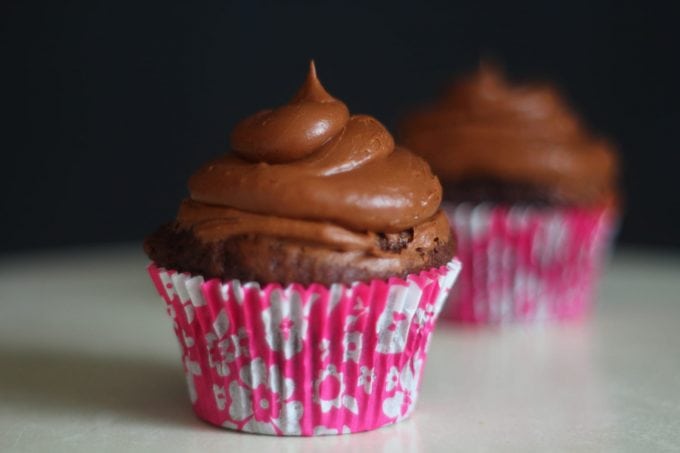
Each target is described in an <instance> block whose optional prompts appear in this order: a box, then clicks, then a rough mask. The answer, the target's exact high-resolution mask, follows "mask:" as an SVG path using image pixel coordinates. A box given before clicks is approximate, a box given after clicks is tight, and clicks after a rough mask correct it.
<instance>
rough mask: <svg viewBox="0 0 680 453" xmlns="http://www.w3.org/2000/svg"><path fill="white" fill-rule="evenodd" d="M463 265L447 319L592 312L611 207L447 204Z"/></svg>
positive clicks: (523, 318) (570, 316)
mask: <svg viewBox="0 0 680 453" xmlns="http://www.w3.org/2000/svg"><path fill="white" fill-rule="evenodd" d="M442 207H443V208H444V211H445V212H446V213H447V215H448V217H449V220H450V221H451V225H452V227H453V228H454V230H455V232H456V234H457V236H458V257H459V258H460V260H461V262H462V263H463V270H462V271H461V277H460V281H459V283H458V284H457V285H456V288H455V289H454V291H452V294H451V297H450V298H449V301H448V302H447V303H446V305H445V307H444V309H443V311H442V318H448V319H452V320H455V321H458V322H465V323H489V324H501V323H507V322H518V321H519V322H533V321H544V320H574V319H581V318H583V317H585V315H587V313H588V312H589V311H590V308H591V306H592V302H593V297H594V290H595V288H594V286H595V284H596V282H597V279H598V277H599V274H600V269H601V267H602V261H603V259H604V257H605V256H606V254H607V251H608V249H609V246H610V245H611V242H612V239H613V230H614V224H615V221H614V218H613V215H612V213H611V212H610V211H609V210H607V209H605V208H601V209H584V208H545V209H544V208H535V207H528V206H514V207H505V206H498V205H493V204H478V205H473V204H460V205H451V204H444V205H443V206H442Z"/></svg>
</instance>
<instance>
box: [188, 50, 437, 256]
mask: <svg viewBox="0 0 680 453" xmlns="http://www.w3.org/2000/svg"><path fill="white" fill-rule="evenodd" d="M231 147H232V150H233V153H230V154H226V155H224V156H221V157H219V158H217V159H215V160H214V161H212V162H210V163H208V164H207V165H205V166H203V167H202V168H200V169H199V170H198V171H197V172H196V173H195V174H194V175H193V176H192V177H191V178H190V180H189V191H190V199H187V200H185V201H184V202H183V203H182V206H181V207H180V211H179V214H178V218H177V220H178V224H179V225H180V226H181V227H182V228H185V229H190V230H192V231H193V232H194V234H196V236H197V237H199V238H200V239H201V240H203V241H221V240H226V239H228V238H232V237H236V236H242V235H251V236H252V235H264V236H274V237H279V238H284V239H290V240H294V241H299V242H303V243H305V242H308V243H313V244H317V245H323V246H325V247H329V248H332V249H334V250H346V251H349V250H359V251H363V252H365V253H368V254H372V255H380V254H385V253H388V252H387V251H385V250H383V249H381V248H380V237H381V235H382V236H384V234H394V233H399V232H403V231H405V230H409V229H412V230H413V234H414V236H418V240H414V241H413V243H414V244H415V245H414V246H413V247H416V246H417V247H423V244H422V243H421V242H422V240H424V239H423V238H426V239H433V238H441V240H442V241H444V240H445V239H448V238H449V233H448V225H447V223H446V220H445V219H444V216H443V214H442V213H441V211H439V205H440V202H441V196H442V192H441V186H440V184H439V181H438V180H437V178H436V177H435V176H434V175H433V174H432V172H431V171H430V168H429V166H428V164H427V163H426V162H425V161H424V160H423V159H422V158H420V157H418V156H416V155H414V154H412V153H411V152H409V151H407V150H406V149H404V148H400V147H395V145H394V140H393V138H392V136H391V135H390V134H389V132H388V131H387V130H386V129H385V128H384V127H383V125H382V124H380V123H379V122H378V121H377V120H375V119H374V118H372V117H370V116H366V115H353V116H350V114H349V111H348V109H347V107H346V106H345V104H343V103H342V102H341V101H339V100H337V99H335V98H333V97H332V96H331V95H330V94H328V92H327V91H326V90H325V89H324V88H323V87H322V86H321V83H320V82H319V80H318V78H317V76H316V71H315V68H314V64H313V62H312V63H311V65H310V70H309V74H308V76H307V79H306V81H305V83H304V84H303V86H302V88H300V90H299V91H298V93H297V94H296V95H295V97H293V99H292V100H291V101H290V103H289V104H287V105H284V106H282V107H279V108H275V109H267V110H263V111H261V112H258V113H256V114H254V115H252V116H250V117H248V118H246V119H244V120H243V121H241V122H240V123H238V124H237V125H236V127H235V128H234V130H233V132H232V134H231ZM416 243H417V244H416ZM407 248H408V247H407Z"/></svg>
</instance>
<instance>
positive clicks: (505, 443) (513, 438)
mask: <svg viewBox="0 0 680 453" xmlns="http://www.w3.org/2000/svg"><path fill="white" fill-rule="evenodd" d="M145 265H146V259H145V257H144V256H143V255H142V253H141V251H139V250H137V249H135V248H130V247H109V248H99V249H90V250H86V251H83V250H78V251H76V250H73V251H62V252H59V253H55V252H52V253H45V254H31V255H12V256H10V255H5V256H2V257H0V451H2V452H13V451H35V452H61V451H64V452H80V451H83V452H85V451H86V452H108V451H140V452H141V451H144V452H153V451H159V452H160V451H162V452H172V451H197V452H201V453H211V452H217V451H220V452H222V451H224V452H226V451H230V452H246V451H278V452H297V451H302V452H314V451H324V452H340V451H348V450H349V451H355V452H358V451H372V452H374V453H379V452H418V451H427V452H438V451H441V452H449V451H546V450H547V451H598V452H600V451H680V256H675V257H674V256H671V255H658V254H647V253H633V252H628V253H617V255H616V256H615V258H614V260H613V262H612V264H611V266H610V268H609V272H608V274H607V277H606V278H605V281H604V283H603V284H602V288H601V298H600V303H599V305H598V309H597V312H596V315H595V317H594V319H593V320H592V321H590V322H588V323H586V324H581V325H561V326H556V325H551V326H544V327H517V326H515V327H510V328H505V329H470V328H467V329H465V328H455V327H452V326H450V325H445V324H443V323H439V324H438V327H437V331H436V333H435V339H434V341H433V342H432V347H431V350H430V356H429V361H428V363H427V367H426V371H425V376H424V382H423V387H422V391H421V394H420V398H421V399H420V402H419V405H418V407H417V409H416V411H415V414H414V416H413V417H412V418H411V419H410V420H408V421H405V422H402V423H401V424H397V425H395V426H393V427H389V428H384V429H381V430H378V431H374V432H370V433H364V434H354V435H346V436H331V437H323V438H272V437H265V436H256V435H248V434H238V433H234V432H230V431H226V430H221V429H218V428H214V427H212V426H210V425H207V424H205V423H203V422H201V421H199V420H198V419H196V418H195V417H194V415H193V413H192V411H191V406H190V405H189V401H188V396H187V393H186V389H185V388H184V377H183V373H182V369H181V364H180V361H179V352H178V346H177V343H176V340H175V338H174V335H173V333H172V331H171V326H170V322H169V320H168V319H167V317H166V314H165V311H164V306H163V303H162V302H161V301H160V298H159V297H158V296H157V295H156V294H155V292H154V289H153V287H152V285H151V282H150V281H149V280H148V279H147V276H146V273H145V270H144V267H145Z"/></svg>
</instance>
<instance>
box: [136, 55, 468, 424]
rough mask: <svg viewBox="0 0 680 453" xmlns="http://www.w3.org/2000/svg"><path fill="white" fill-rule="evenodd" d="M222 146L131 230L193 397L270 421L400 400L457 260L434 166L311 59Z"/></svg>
mask: <svg viewBox="0 0 680 453" xmlns="http://www.w3.org/2000/svg"><path fill="white" fill-rule="evenodd" d="M231 146H232V149H233V153H232V154H227V155H224V156H222V157H219V158H217V159H216V160H214V161H212V162H210V163H208V164H207V165H205V166H203V167H202V168H201V169H199V170H198V171H197V172H196V173H195V174H194V175H193V176H192V177H191V179H190V181H189V191H190V197H189V198H187V199H186V200H184V201H183V202H182V204H181V206H180V210H179V213H178V215H177V219H176V221H174V222H172V223H170V224H168V225H165V226H163V227H161V228H160V229H159V230H158V231H157V232H155V233H154V234H153V235H151V236H150V237H149V238H147V240H146V242H145V250H146V252H147V254H148V255H149V256H150V258H151V259H152V260H153V261H154V264H152V265H151V266H150V268H149V271H150V274H151V276H152V278H153V280H154V282H155V283H156V286H157V288H158V291H159V293H160V294H161V296H162V297H163V298H164V299H165V301H166V302H167V304H168V310H169V313H170V315H171V317H172V318H173V321H174V325H175V331H176V333H177V337H178V339H179V341H180V345H181V348H182V354H183V362H184V367H185V372H186V375H187V381H188V385H189V393H190V397H191V401H192V403H193V407H194V410H195V411H196V413H197V414H198V416H199V417H201V418H203V419H205V420H207V421H209V422H210V423H213V424H216V425H220V426H224V427H227V428H232V429H238V430H243V431H248V432H257V433H265V434H277V435H315V434H338V433H344V432H356V431H364V430H368V429H374V428H377V427H380V426H383V425H385V424H389V423H393V422H395V421H398V420H400V419H402V418H404V417H406V416H408V415H409V414H410V412H411V411H412V409H413V406H414V403H415V401H416V397H417V391H418V384H419V381H420V377H421V372H422V368H423V364H424V361H425V357H426V351H427V346H428V342H429V338H430V334H431V331H432V329H433V326H434V321H435V319H436V317H437V314H438V312H439V310H440V308H441V305H442V303H443V301H444V300H445V298H446V296H447V294H448V290H449V289H450V287H451V285H452V284H453V281H454V279H455V277H456V275H457V272H458V270H459V263H458V262H457V261H456V260H453V255H454V251H455V242H454V239H453V236H452V235H451V230H450V227H449V224H448V222H447V219H446V216H445V215H444V213H443V212H442V211H441V210H440V206H439V205H440V201H441V186H440V184H439V182H438V180H437V178H436V177H435V176H434V175H433V174H432V173H431V171H430V169H429V166H428V165H427V163H426V162H425V161H424V160H422V159H421V158H419V157H417V156H415V155H414V154H412V153H410V152H409V151H407V150H405V149H403V148H399V147H395V146H394V141H393V139H392V137H391V135H390V134H389V133H388V132H387V130H385V128H384V127H383V126H382V125H381V124H380V123H379V122H378V121H376V120H375V119H374V118H372V117H369V116H365V115H354V116H351V115H350V114H349V111H348V110H347V107H346V106H345V105H344V104H343V103H342V102H340V101H338V100H337V99H335V98H333V97H332V96H330V95H329V94H328V93H327V92H326V91H325V90H324V88H323V87H322V86H321V84H320V83H319V81H318V79H317V78H316V74H315V70H314V66H313V65H312V66H311V68H310V72H309V75H308V77H307V80H306V82H305V84H304V85H303V86H302V88H301V89H300V90H299V92H298V93H297V94H296V96H295V97H294V98H293V99H292V101H291V102H290V103H289V104H287V105H284V106H282V107H279V108H276V109H272V110H263V111H261V112H258V113H256V114H255V115H253V116H251V117H248V118H246V119H245V120H243V121H242V122H240V123H239V124H238V125H237V126H236V127H235V128H234V130H233V132H232V135H231Z"/></svg>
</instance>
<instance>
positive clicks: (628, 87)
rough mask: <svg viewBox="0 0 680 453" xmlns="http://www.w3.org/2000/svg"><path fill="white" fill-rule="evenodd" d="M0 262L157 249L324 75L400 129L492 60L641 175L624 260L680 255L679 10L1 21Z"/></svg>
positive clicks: (53, 13) (218, 12) (328, 6)
mask: <svg viewBox="0 0 680 453" xmlns="http://www.w3.org/2000/svg"><path fill="white" fill-rule="evenodd" d="M0 13H1V14H2V49H0V50H2V59H1V60H0V65H1V67H2V74H1V76H0V77H1V80H0V82H1V84H0V87H1V88H0V90H1V91H0V93H2V98H1V99H0V115H2V118H0V119H1V121H2V123H1V124H2V131H1V132H2V133H1V134H0V137H1V138H0V150H1V156H2V167H0V168H2V170H3V171H2V177H0V189H1V190H2V198H0V200H1V203H2V205H1V206H0V207H1V208H2V216H3V218H2V222H0V225H2V226H1V227H0V228H2V231H1V234H0V251H10V250H21V249H29V248H37V247H53V246H64V245H71V244H88V243H99V242H116V241H140V240H141V239H142V237H143V236H144V235H145V234H147V233H149V232H150V231H151V230H152V229H153V228H154V227H156V226H157V225H158V224H160V223H162V222H164V221H167V220H169V219H170V218H171V217H172V216H173V215H174V214H175V210H176V207H177V205H178V202H179V201H180V199H181V198H182V197H183V196H184V195H185V193H186V189H185V181H186V179H187V177H188V176H189V175H190V174H191V172H192V171H193V170H195V169H196V168H197V166H198V165H199V164H200V163H202V162H203V161H205V160H206V159H208V158H210V157H211V156H214V155H216V154H218V153H221V152H224V151H226V149H227V141H228V133H229V131H230V129H231V127H232V126H233V124H234V123H235V121H236V120H238V119H239V118H242V117H244V116H245V115H247V114H250V113H253V112H254V111H256V110H258V109H261V108H264V107H267V106H273V105H277V104H281V103H283V102H285V101H286V100H287V99H288V98H289V97H290V96H291V95H292V94H293V93H294V92H295V90H296V88H297V87H298V85H299V84H300V83H301V82H302V80H303V78H304V76H305V72H306V70H307V61H308V59H309V58H312V57H313V58H315V59H316V61H317V69H318V71H319V76H320V78H321V80H322V81H323V82H324V84H325V85H326V87H327V88H328V89H329V91H330V92H331V93H333V94H334V95H336V96H337V97H339V98H340V99H342V100H344V101H345V102H346V103H347V104H348V105H349V107H350V110H351V111H353V112H355V113H357V112H365V113H370V114H372V115H374V116H376V117H378V118H379V119H380V120H382V121H383V122H384V123H385V124H386V125H387V126H388V127H390V128H393V127H394V125H395V121H396V119H397V118H398V117H399V115H400V114H402V113H403V112H404V111H405V110H407V109H408V108H409V107H412V106H414V105H417V104H419V103H422V102H425V101H427V100H428V99H431V98H432V97H434V96H435V95H436V94H437V92H438V91H439V89H440V88H441V86H442V84H443V83H444V82H446V81H447V80H449V79H450V78H451V77H452V76H455V75H458V74H461V73H463V72H464V71H466V70H470V69H473V68H474V67H476V65H477V63H478V61H479V58H480V56H493V57H495V59H496V60H498V61H500V62H502V63H503V64H504V66H505V68H506V70H507V72H508V73H509V74H510V75H511V76H513V77H515V78H520V79H534V78H542V79H545V78H549V79H552V80H554V81H556V82H557V83H559V84H560V85H561V86H562V87H563V89H564V91H565V93H566V94H567V96H568V97H569V99H570V101H571V102H572V104H573V105H574V107H576V109H577V110H578V111H580V112H581V114H582V115H583V116H584V117H585V119H586V120H587V122H588V123H589V124H590V126H591V127H592V128H593V129H594V130H596V131H599V132H601V133H603V134H605V135H608V136H610V137H612V138H613V139H614V140H615V141H616V142H618V144H619V145H620V148H621V152H622V154H623V157H624V161H625V166H626V173H625V184H624V185H625V190H626V198H627V209H626V211H627V215H626V218H625V221H624V224H623V229H622V232H621V237H620V239H621V241H622V242H625V243H632V244H647V245H655V246H666V247H667V246H669V245H670V246H674V247H678V246H680V234H679V232H680V212H679V211H680V203H679V198H680V197H678V192H679V190H678V187H679V182H678V179H679V178H680V176H679V175H680V173H679V171H680V158H679V157H678V155H679V152H680V150H679V149H678V137H677V133H676V131H677V130H678V128H679V126H680V108H679V107H678V102H679V101H680V88H679V87H680V63H679V61H678V58H679V57H678V55H679V53H680V51H679V50H678V45H679V44H680V39H679V38H680V34H679V33H678V14H677V13H678V11H677V8H673V9H671V8H670V7H666V6H659V5H653V4H652V3H651V2H640V3H637V4H631V3H627V4H622V2H614V1H611V2H607V1H591V2H583V3H580V2H560V3H558V2H544V1H543V2H531V3H518V2H507V1H498V2H476V1H469V2H445V3H441V4H435V3H420V2H395V1H392V2H373V3H369V2H329V1H326V2H313V3H312V2H310V3H306V2H277V3H273V2H257V1H253V2H245V1H244V2H241V3H229V2H225V1H220V2H188V1H187V2H179V1H165V2H158V3H153V2H141V1H140V2H129V3H127V2H117V1H108V2H101V1H87V2H85V1H83V2H59V1H50V2H48V1H44V2H8V1H4V2H2V4H1V6H0Z"/></svg>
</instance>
